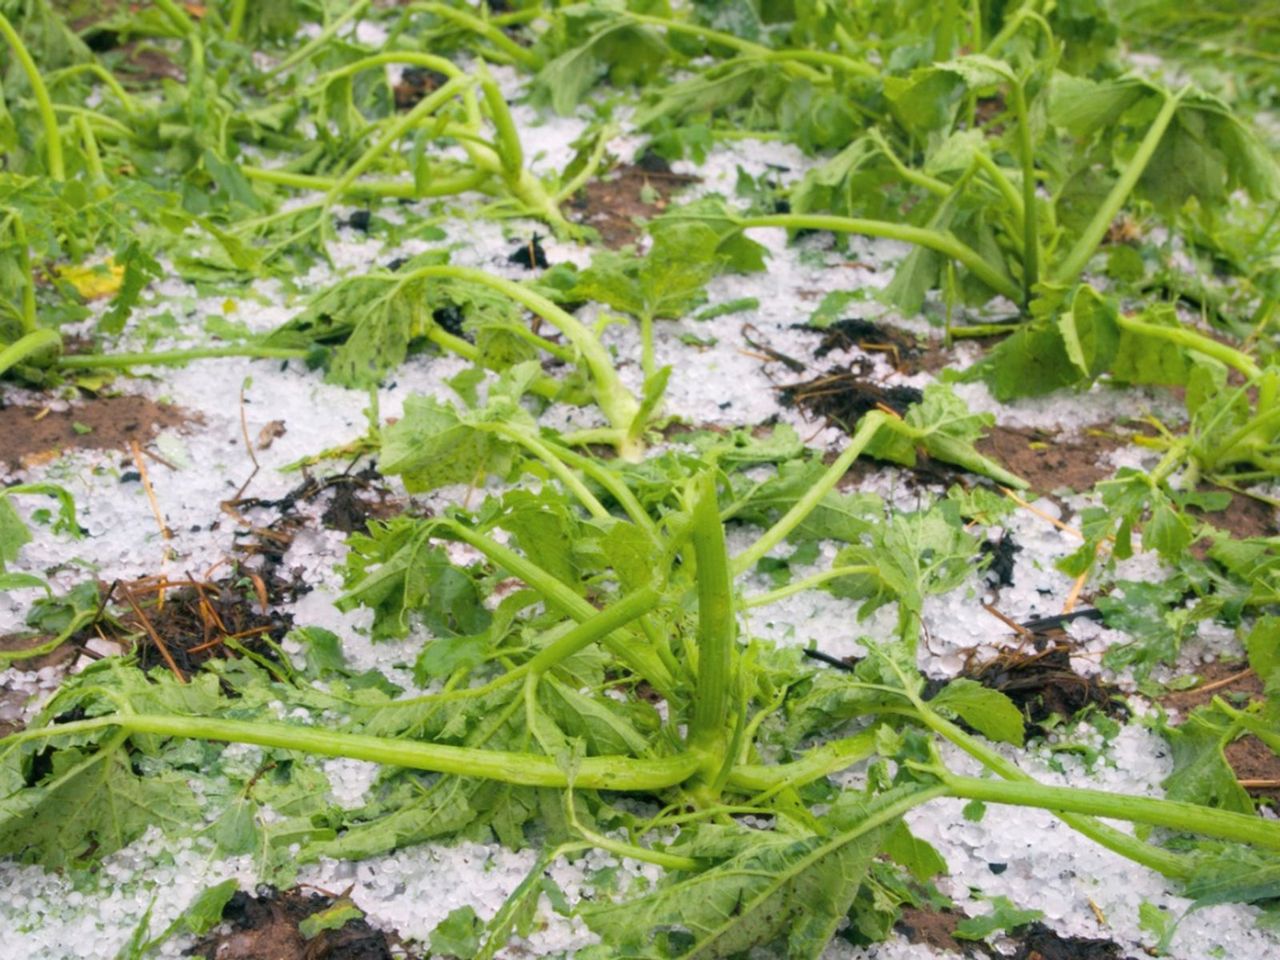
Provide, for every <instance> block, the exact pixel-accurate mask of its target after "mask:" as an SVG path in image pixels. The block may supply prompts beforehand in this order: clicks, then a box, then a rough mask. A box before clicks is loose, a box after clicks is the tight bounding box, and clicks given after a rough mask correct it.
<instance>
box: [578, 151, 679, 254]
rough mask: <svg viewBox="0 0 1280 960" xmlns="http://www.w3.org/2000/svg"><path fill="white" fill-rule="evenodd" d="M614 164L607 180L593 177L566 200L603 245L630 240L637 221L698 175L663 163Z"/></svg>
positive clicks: (616, 245) (658, 209)
mask: <svg viewBox="0 0 1280 960" xmlns="http://www.w3.org/2000/svg"><path fill="white" fill-rule="evenodd" d="M648 166H651V167H654V169H645V168H644V167H642V166H639V165H634V166H633V165H628V166H622V167H618V168H617V169H616V170H614V172H613V175H612V176H611V177H609V178H608V179H607V180H593V181H591V182H590V183H588V184H587V185H586V186H585V187H584V188H583V189H582V190H581V191H579V193H578V194H577V196H575V197H574V198H573V200H572V201H570V206H571V208H572V209H574V210H575V211H576V212H577V219H578V222H579V223H583V224H586V225H587V226H589V227H594V228H595V229H596V230H598V231H599V233H600V240H601V242H603V243H604V245H605V246H606V247H610V248H612V249H615V250H616V249H618V248H619V247H625V246H626V245H627V244H629V243H634V242H635V240H636V238H637V237H638V236H640V234H641V233H642V232H643V227H642V226H641V223H640V221H644V220H649V219H652V218H653V217H656V216H657V215H658V214H660V213H662V211H663V210H665V209H666V208H667V203H668V201H669V200H670V199H671V197H672V195H674V194H675V193H677V192H679V191H680V190H681V189H682V188H684V187H687V186H688V185H689V184H691V183H697V182H698V178H697V177H693V176H689V175H688V174H683V173H672V172H671V170H670V168H666V169H663V166H665V165H659V164H648Z"/></svg>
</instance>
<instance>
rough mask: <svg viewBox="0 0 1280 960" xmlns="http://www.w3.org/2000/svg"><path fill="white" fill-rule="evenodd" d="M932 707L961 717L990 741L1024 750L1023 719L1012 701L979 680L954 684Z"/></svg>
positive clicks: (935, 698) (960, 679) (957, 681)
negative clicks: (1021, 747)
mask: <svg viewBox="0 0 1280 960" xmlns="http://www.w3.org/2000/svg"><path fill="white" fill-rule="evenodd" d="M929 706H930V707H932V708H934V709H935V710H941V711H943V712H944V713H950V714H953V715H955V716H958V717H959V718H960V719H961V720H963V721H964V722H965V723H967V724H968V725H969V726H971V727H973V729H975V730H977V731H978V732H979V733H981V734H982V735H983V736H985V737H988V738H989V739H991V740H997V741H999V742H1001V743H1012V744H1015V745H1016V746H1022V741H1023V732H1024V731H1023V717H1022V714H1021V712H1019V710H1018V708H1017V707H1016V706H1014V703H1013V701H1012V700H1010V699H1009V698H1008V697H1007V696H1005V695H1004V694H1003V693H1001V692H1000V691H999V690H992V689H990V688H988V687H984V686H983V685H982V684H980V683H978V682H977V681H976V680H969V679H967V678H965V677H959V678H957V679H955V680H952V681H951V682H950V683H948V684H947V685H946V686H945V687H943V688H942V690H941V692H939V693H938V695H937V696H935V697H934V698H933V699H932V700H930V701H929Z"/></svg>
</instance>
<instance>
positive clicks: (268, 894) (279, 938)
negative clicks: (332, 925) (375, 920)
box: [187, 886, 405, 960]
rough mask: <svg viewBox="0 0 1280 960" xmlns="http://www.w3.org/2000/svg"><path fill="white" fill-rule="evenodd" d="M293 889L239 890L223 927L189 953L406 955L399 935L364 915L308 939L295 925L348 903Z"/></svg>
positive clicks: (250, 958) (223, 958) (252, 959)
mask: <svg viewBox="0 0 1280 960" xmlns="http://www.w3.org/2000/svg"><path fill="white" fill-rule="evenodd" d="M349 904H350V901H349V900H345V898H343V897H334V896H332V895H329V894H322V893H318V892H312V891H303V890H301V889H299V888H297V887H295V888H293V889H292V890H285V891H283V892H281V891H279V890H277V889H275V888H274V887H268V886H262V887H259V888H258V890H257V893H256V895H255V894H250V893H245V892H244V891H237V892H236V893H235V894H234V895H233V896H232V897H231V899H230V900H229V901H228V902H227V905H226V906H225V907H224V908H223V911H222V920H223V926H221V927H218V928H216V929H215V930H214V931H213V932H212V933H209V934H207V935H205V936H204V937H201V938H200V940H198V941H197V942H196V944H195V946H194V947H192V948H191V949H190V950H189V951H187V955H188V956H193V957H204V958H206V960H215V958H216V960H391V958H392V957H402V956H405V953H404V951H403V950H399V949H397V950H396V952H395V953H393V952H392V950H393V948H395V947H397V946H398V942H397V938H395V937H394V936H388V935H387V934H386V933H384V932H383V931H381V930H375V929H374V928H373V927H371V926H370V925H369V921H367V920H365V919H364V918H363V917H357V918H353V919H350V920H348V921H347V922H346V923H344V924H343V925H342V926H340V927H338V928H337V929H336V930H321V931H320V932H319V933H317V934H316V935H315V936H314V937H312V938H310V939H307V938H306V937H304V936H303V935H302V933H301V932H300V931H299V930H298V924H300V923H301V922H302V921H304V920H306V919H307V918H308V917H310V916H312V915H313V914H317V913H320V912H321V911H326V910H330V909H332V908H334V907H335V906H337V907H338V908H341V907H342V906H344V905H349Z"/></svg>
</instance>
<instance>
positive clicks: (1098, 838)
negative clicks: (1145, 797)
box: [916, 700, 1192, 878]
mask: <svg viewBox="0 0 1280 960" xmlns="http://www.w3.org/2000/svg"><path fill="white" fill-rule="evenodd" d="M916 707H917V712H918V715H919V718H920V720H921V721H922V722H923V723H924V724H925V726H927V727H929V728H930V729H931V730H933V731H934V732H935V733H939V734H941V735H942V736H944V737H946V738H947V739H948V740H950V741H951V742H952V743H954V744H955V745H956V746H958V747H959V748H960V749H961V750H963V751H964V752H965V753H967V754H969V755H970V756H971V757H973V758H975V759H976V760H978V761H980V762H981V763H982V764H983V765H984V766H986V767H987V769H989V770H992V771H994V772H995V773H996V774H998V775H999V776H1001V777H1003V778H1004V779H1005V780H1006V781H1013V782H1016V783H1021V784H1026V785H1030V786H1032V787H1034V788H1036V789H1048V788H1044V786H1043V784H1041V783H1039V781H1037V780H1035V779H1034V778H1033V777H1032V776H1031V775H1030V774H1028V773H1025V772H1023V771H1022V770H1021V769H1020V768H1019V767H1018V766H1017V765H1016V764H1014V763H1013V762H1012V761H1010V760H1006V759H1005V758H1004V757H1003V756H1001V755H1000V754H999V753H997V752H996V751H995V750H992V749H991V748H990V747H988V746H987V745H986V744H984V743H982V742H981V741H979V740H978V739H977V738H976V737H973V736H970V735H969V734H967V733H965V732H964V731H963V730H961V729H960V728H959V727H957V726H956V725H955V724H954V723H951V722H950V721H949V720H945V719H943V718H942V717H940V716H938V714H936V713H935V712H934V711H933V710H931V709H929V707H928V705H927V704H924V703H921V702H920V701H919V700H917V701H916ZM1086 812H1087V811H1086ZM1058 819H1060V820H1061V821H1062V822H1063V823H1065V824H1067V826H1069V827H1071V828H1072V829H1074V830H1078V831H1079V832H1080V833H1082V834H1084V835H1085V836H1086V837H1088V838H1089V839H1091V840H1093V841H1094V842H1095V843H1098V844H1100V845H1102V846H1104V847H1106V848H1107V849H1108V850H1111V851H1113V852H1115V853H1118V854H1120V855H1121V856H1123V857H1128V858H1129V859H1130V860H1133V861H1134V862H1135V863H1140V864H1142V865H1143V866H1144V867H1150V868H1151V869H1152V870H1156V871H1158V872H1159V873H1162V874H1164V875H1165V876H1168V877H1179V878H1186V877H1188V876H1189V875H1190V874H1191V870H1192V867H1191V865H1190V863H1189V861H1188V860H1187V858H1186V857H1183V856H1180V855H1179V854H1176V853H1171V852H1169V851H1167V850H1162V849H1160V848H1159V847H1153V846H1152V845H1151V844H1149V843H1143V842H1142V841H1141V840H1138V839H1135V838H1134V837H1131V836H1129V835H1128V834H1127V833H1123V832H1122V831H1120V830H1117V829H1116V828H1115V827H1111V826H1108V825H1107V824H1105V823H1099V822H1098V821H1097V820H1095V819H1093V818H1092V817H1090V816H1081V813H1080V812H1072V811H1071V810H1070V809H1069V808H1063V810H1062V812H1059V813H1058Z"/></svg>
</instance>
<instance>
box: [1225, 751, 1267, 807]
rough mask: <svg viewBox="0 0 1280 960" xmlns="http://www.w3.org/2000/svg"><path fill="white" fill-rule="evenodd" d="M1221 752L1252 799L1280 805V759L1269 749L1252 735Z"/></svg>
mask: <svg viewBox="0 0 1280 960" xmlns="http://www.w3.org/2000/svg"><path fill="white" fill-rule="evenodd" d="M1222 752H1223V755H1224V756H1225V757H1226V758H1227V763H1229V764H1231V769H1232V770H1234V771H1235V775H1236V779H1237V780H1239V781H1240V785H1241V786H1243V787H1244V788H1245V790H1247V791H1248V792H1249V794H1250V796H1252V797H1254V798H1255V799H1258V800H1264V801H1266V802H1267V803H1269V804H1270V805H1272V806H1276V805H1277V804H1280V757H1278V756H1276V754H1275V753H1274V752H1273V751H1272V749H1271V748H1270V747H1268V746H1267V745H1266V744H1265V743H1263V742H1262V741H1261V740H1259V739H1258V738H1257V737H1255V736H1252V735H1250V736H1245V737H1241V738H1240V739H1239V740H1233V741H1232V742H1231V743H1228V744H1227V745H1226V747H1225V748H1224V749H1223V751H1222Z"/></svg>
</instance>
